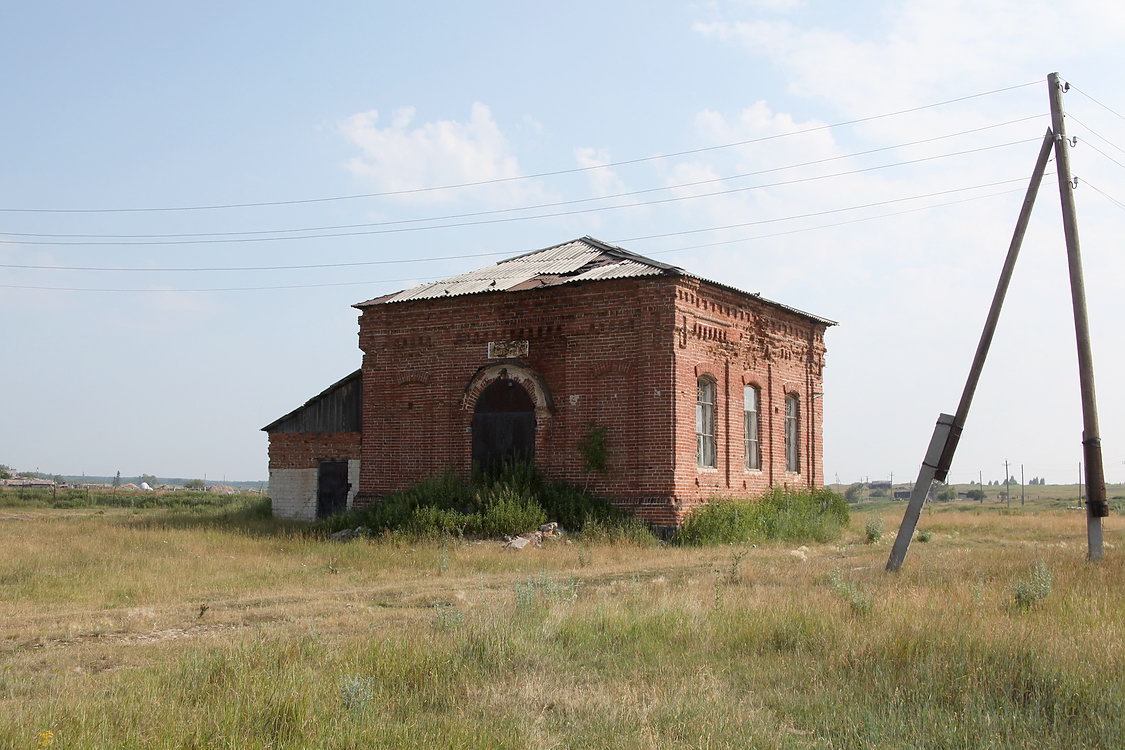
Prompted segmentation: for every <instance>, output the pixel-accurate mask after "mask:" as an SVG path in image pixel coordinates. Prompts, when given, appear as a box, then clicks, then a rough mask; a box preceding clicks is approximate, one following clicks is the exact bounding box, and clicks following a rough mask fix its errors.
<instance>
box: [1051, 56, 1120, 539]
mask: <svg viewBox="0 0 1125 750" xmlns="http://www.w3.org/2000/svg"><path fill="white" fill-rule="evenodd" d="M1064 86H1065V87H1064ZM1047 89H1048V92H1049V93H1050V96H1051V129H1052V130H1054V131H1055V165H1056V167H1057V168H1056V170H1055V171H1056V174H1057V175H1058V180H1059V197H1060V199H1061V200H1062V218H1063V233H1064V235H1065V237H1066V257H1067V265H1068V266H1069V267H1070V299H1071V304H1072V306H1073V308H1074V336H1075V339H1076V340H1077V343H1078V384H1079V388H1080V390H1081V392H1082V456H1083V458H1084V459H1085V463H1086V545H1087V558H1088V559H1090V560H1101V559H1102V557H1103V556H1104V554H1105V553H1104V551H1103V550H1102V518H1104V517H1105V516H1108V515H1109V505H1108V504H1107V503H1106V497H1105V474H1104V470H1103V468H1102V438H1101V431H1100V430H1099V428H1098V403H1097V398H1096V395H1095V393H1094V355H1093V352H1092V351H1091V348H1090V322H1089V321H1088V320H1087V318H1086V284H1085V281H1084V280H1083V278H1082V253H1081V249H1080V247H1079V244H1078V215H1077V213H1076V212H1075V210H1074V186H1075V181H1074V180H1073V179H1072V178H1071V176H1070V146H1069V144H1068V143H1067V140H1066V123H1065V118H1064V115H1063V105H1062V95H1063V92H1065V91H1067V90H1069V89H1070V84H1065V85H1064V84H1062V83H1061V82H1060V81H1059V74H1058V73H1052V74H1051V75H1049V76H1047Z"/></svg>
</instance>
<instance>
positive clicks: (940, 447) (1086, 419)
mask: <svg viewBox="0 0 1125 750" xmlns="http://www.w3.org/2000/svg"><path fill="white" fill-rule="evenodd" d="M1069 88H1070V86H1069V84H1066V85H1065V88H1064V86H1063V85H1062V84H1060V81H1059V74H1058V73H1051V74H1050V75H1049V76H1047V89H1048V94H1049V96H1050V99H1051V127H1050V128H1048V129H1047V133H1046V135H1045V136H1044V138H1043V145H1042V147H1041V148H1040V150H1039V159H1038V161H1037V162H1036V164H1035V170H1034V171H1033V172H1032V175H1031V181H1030V183H1029V184H1028V186H1027V194H1026V195H1025V197H1024V202H1023V207H1022V209H1021V210H1020V216H1019V219H1018V220H1017V221H1016V230H1015V232H1014V233H1013V235H1012V241H1011V244H1010V245H1009V246H1008V256H1007V258H1005V260H1004V268H1003V270H1002V271H1001V272H1000V280H999V282H997V285H996V293H995V294H994V295H993V298H992V307H990V308H989V311H988V318H987V320H986V321H985V324H984V331H983V332H982V333H981V337H980V343H979V344H978V345H977V351H976V355H975V356H974V358H973V364H972V367H970V369H969V377H968V379H967V381H966V382H965V389H964V391H963V392H962V394H961V402H960V404H959V405H958V406H957V413H956V415H949V414H942V415H940V416H939V417H938V423H937V426H936V427H935V428H934V434H933V436H932V437H931V438H930V445H929V448H928V449H927V450H926V457H925V458H924V459H923V461H922V467H921V469H919V471H918V479H917V481H916V482H915V484H914V490H913V491H912V492H911V495H910V504H909V505H908V506H907V509H906V513H905V514H904V515H903V519H902V525H901V526H899V529H898V536H897V537H896V538H895V544H894V547H893V549H892V550H891V556H890V559H889V560H888V561H887V570H889V571H896V570H898V569H899V568H901V567H902V563H903V561H904V560H905V559H906V553H907V551H908V550H909V548H910V538H911V537H912V536H913V534H914V529H915V528H916V527H917V525H918V516H919V515H920V513H921V511H922V503H923V501H924V500H925V497H926V494H927V493H928V492H929V489H930V487H931V485H932V484H933V482H934V480H935V479H936V480H939V481H940V480H944V479H945V477H946V476H948V474H949V467H950V465H951V464H952V462H953V454H954V452H956V450H957V442H958V440H959V439H960V437H961V431H962V429H963V428H964V426H965V419H966V417H967V416H968V413H969V406H970V405H971V404H972V400H973V394H974V392H975V391H976V386H977V382H978V381H979V379H980V374H981V370H982V368H983V367H984V360H985V358H986V357H987V356H988V349H989V346H990V345H991V343H992V337H993V334H994V333H995V332H996V323H997V320H998V319H999V317H1000V309H1001V307H1003V304H1004V296H1005V294H1006V293H1007V291H1008V283H1009V282H1010V281H1011V277H1012V270H1013V268H1014V267H1015V263H1016V258H1017V257H1018V256H1019V250H1020V245H1021V244H1022V243H1023V236H1024V234H1025V232H1026V231H1027V223H1028V219H1029V218H1030V216H1031V208H1032V206H1033V205H1034V204H1035V195H1036V193H1037V192H1038V190H1039V185H1040V183H1041V182H1042V180H1043V175H1044V171H1045V169H1046V166H1047V160H1048V158H1049V157H1050V155H1051V152H1052V150H1053V151H1054V154H1055V161H1056V163H1057V167H1058V169H1057V174H1058V181H1059V198H1060V200H1061V201H1062V215H1063V234H1064V236H1065V239H1066V252H1067V263H1068V266H1069V269H1070V296H1071V303H1072V306H1073V309H1074V333H1075V338H1076V340H1077V343H1078V381H1079V388H1080V391H1081V396H1082V426H1083V431H1082V454H1083V457H1084V458H1085V463H1086V489H1087V498H1086V538H1087V543H1088V552H1087V557H1088V559H1090V560H1101V559H1102V557H1103V555H1104V552H1103V550H1102V521H1101V519H1102V518H1103V517H1105V516H1107V515H1109V505H1108V504H1107V503H1106V497H1105V476H1104V472H1103V468H1102V448H1101V435H1100V432H1099V429H1098V407H1097V399H1096V398H1095V394H1094V358H1093V354H1092V353H1091V348H1090V324H1089V321H1088V320H1087V318H1086V287H1085V283H1084V281H1083V278H1082V256H1081V251H1080V248H1079V243H1078V219H1077V215H1076V212H1075V210H1074V192H1073V191H1074V187H1075V185H1076V181H1075V180H1073V179H1072V178H1071V174H1070V152H1069V150H1068V146H1069V144H1068V143H1067V139H1066V127H1065V124H1064V122H1063V108H1062V94H1063V92H1064V91H1066V90H1068V89H1069ZM1004 473H1005V476H1004V489H1005V492H1004V494H1005V497H1006V499H1008V501H1009V502H1011V500H1010V494H1009V493H1010V491H1011V487H1010V482H1009V480H1010V479H1011V477H1009V476H1008V475H1007V474H1008V466H1007V462H1005V466H1004ZM982 481H983V478H982ZM1081 481H1082V473H1081V470H1079V483H1080V486H1081Z"/></svg>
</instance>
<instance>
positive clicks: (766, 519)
mask: <svg viewBox="0 0 1125 750" xmlns="http://www.w3.org/2000/svg"><path fill="white" fill-rule="evenodd" d="M847 523H848V506H847V502H846V501H845V500H844V497H843V495H839V494H837V493H835V492H832V491H830V490H826V489H818V490H811V491H809V490H804V491H797V490H787V489H780V488H779V489H774V490H771V491H770V492H767V493H766V494H765V495H763V496H762V497H761V498H759V499H757V500H748V499H715V500H712V501H711V502H710V503H708V504H707V505H705V506H703V507H702V508H700V509H698V510H696V511H695V512H693V513H692V514H691V515H689V516H688V517H687V519H686V520H685V521H684V525H683V526H682V527H681V528H680V530H679V532H678V533H677V534H676V536H675V537H674V539H673V540H674V542H675V543H677V544H681V545H691V546H698V545H705V544H732V543H739V542H750V541H768V540H784V541H789V542H805V541H810V540H811V541H817V542H826V541H829V540H831V539H835V538H837V537H838V536H840V533H841V532H842V531H843V528H844V526H846V525H847Z"/></svg>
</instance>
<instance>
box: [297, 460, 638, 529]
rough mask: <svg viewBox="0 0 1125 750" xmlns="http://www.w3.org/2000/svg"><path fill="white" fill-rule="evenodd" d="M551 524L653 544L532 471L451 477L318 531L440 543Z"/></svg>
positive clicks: (320, 525)
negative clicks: (355, 531) (356, 532)
mask: <svg viewBox="0 0 1125 750" xmlns="http://www.w3.org/2000/svg"><path fill="white" fill-rule="evenodd" d="M548 520H552V521H557V522H558V523H559V524H560V525H561V526H562V527H563V528H564V529H567V530H568V531H577V532H586V531H588V532H589V533H590V534H591V536H592V537H593V538H598V539H602V540H605V541H625V540H629V541H633V542H634V543H641V542H642V540H645V541H644V543H649V544H655V543H656V538H655V537H653V536H652V532H651V531H649V530H648V527H647V526H645V525H644V524H643V523H641V522H640V521H637V520H636V519H634V518H633V517H632V516H630V515H628V514H627V513H625V512H623V511H621V510H620V509H618V508H615V507H614V506H613V505H611V504H610V503H609V502H608V501H606V500H604V499H602V498H599V497H595V496H594V495H591V494H589V493H587V492H584V491H583V490H581V489H580V488H578V487H574V486H572V485H568V484H564V483H562V482H552V481H549V480H547V479H545V478H544V477H543V476H542V475H540V474H539V473H538V472H537V471H536V470H535V467H534V466H530V465H528V464H508V465H506V466H504V467H503V469H502V470H501V471H500V472H498V473H493V474H490V473H484V472H478V473H475V474H474V475H473V476H472V478H471V479H470V480H469V481H468V482H465V481H463V480H461V479H460V478H458V477H457V476H456V475H455V474H454V473H453V472H451V471H447V472H444V473H442V474H438V475H436V476H433V477H430V478H428V479H426V480H424V481H422V482H420V483H418V484H416V485H414V486H412V487H409V488H407V489H405V490H402V491H400V492H395V493H393V494H391V495H388V496H386V497H384V498H382V499H380V500H378V501H377V502H375V503H373V504H372V505H371V506H370V507H368V508H364V509H362V510H353V511H348V512H346V513H339V514H337V515H334V516H330V517H329V518H326V519H323V520H321V521H319V522H317V524H316V526H315V527H314V528H315V529H316V530H317V531H319V532H321V533H325V534H331V533H333V532H336V531H340V530H342V529H354V528H356V527H359V526H366V527H367V528H369V529H370V530H371V533H373V534H384V533H394V534H396V535H398V536H401V537H403V538H405V539H443V538H451V537H452V538H459V537H462V536H470V537H498V536H504V535H506V534H512V535H514V534H521V533H524V532H527V531H532V530H534V529H536V528H538V527H539V526H541V525H542V524H544V523H546V522H547V521H548Z"/></svg>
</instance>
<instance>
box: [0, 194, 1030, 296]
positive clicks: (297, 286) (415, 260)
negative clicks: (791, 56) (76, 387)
mask: <svg viewBox="0 0 1125 750" xmlns="http://www.w3.org/2000/svg"><path fill="white" fill-rule="evenodd" d="M1024 179H1025V178H1015V179H1011V180H1003V181H1000V182H993V183H986V184H984V185H974V186H968V187H962V188H956V189H953V190H946V191H939V192H936V193H928V194H925V195H920V196H908V197H904V198H897V199H893V200H889V201H878V202H875V203H868V204H863V205H859V206H849V207H843V208H837V209H831V210H828V211H821V212H814V213H808V214H799V215H795V216H788V217H777V218H773V219H765V220H761V221H757V222H747V223H745V224H736V225H729V226H723V227H709V228H703V229H695V230H690V231H687V232H668V233H664V234H654V235H648V236H646V237H637V238H627V239H617V240H613V242H615V243H616V242H629V241H640V240H648V239H658V238H662V237H673V236H680V235H683V234H698V233H702V232H707V231H718V230H725V229H732V228H737V227H743V226H751V225H757V224H766V223H776V222H780V221H787V220H791V219H798V218H807V217H809V216H819V215H825V214H832V213H840V212H843V211H850V210H859V209H863V208H870V207H873V206H879V205H887V204H889V203H896V202H903V201H908V200H918V199H921V198H927V197H933V196H937V195H944V194H950V193H957V192H964V191H967V190H973V189H977V188H982V187H993V186H996V185H1003V184H1010V183H1013V182H1020V181H1023V180H1024ZM1013 192H1020V190H1005V191H1001V192H995V193H990V194H988V195H983V196H974V197H973V198H965V199H961V200H956V201H949V202H945V203H938V204H934V205H931V206H922V207H918V208H914V209H908V210H905V211H895V212H891V213H887V214H881V215H876V216H867V217H861V218H858V219H852V220H848V221H842V222H835V223H832V224H825V225H820V226H816V227H803V228H800V229H793V230H787V231H784V232H776V233H771V234H767V235H755V236H753V237H744V238H738V239H733V240H723V241H719V242H714V243H704V244H696V245H690V246H686V247H680V248H673V249H670V250H657V251H653V252H652V253H650V254H652V255H663V254H667V253H673V252H683V251H686V250H695V249H699V248H703V247H715V246H720V245H726V244H733V243H737V242H750V241H754V240H760V239H768V238H772V237H779V236H784V235H791V234H798V233H801V232H807V231H818V230H822V229H829V228H833V227H838V226H843V225H846V224H853V223H859V222H865V221H872V220H875V219H880V218H889V217H893V216H899V215H903V214H908V213H915V212H918V211H926V210H930V209H933V208H941V207H944V206H950V205H956V204H960V203H966V202H969V201H973V200H983V199H985V198H992V197H997V196H1000V195H1008V194H1010V193H1013ZM498 255H511V252H509V251H499V252H487V253H468V254H463V255H456V256H442V257H430V258H408V259H388V260H376V261H360V262H356V263H343V264H313V265H302V266H289V267H286V266H278V267H260V268H256V267H246V268H230V267H220V268H211V269H208V268H183V269H168V268H161V269H143V268H136V269H134V268H104V267H61V266H49V267H45V268H49V269H51V270H68V271H69V270H74V271H87V270H88V271H132V270H137V271H174V270H184V271H219V270H280V269H283V268H285V269H289V268H294V269H296V268H302V269H303V268H324V267H337V266H359V265H384V264H392V263H419V262H427V261H436V260H453V259H458V260H460V259H468V258H482V257H490V256H498ZM0 268H31V269H40V270H42V269H43V268H44V267H37V266H15V265H12V264H0ZM416 278H417V277H416ZM421 278H441V277H421ZM410 280H416V279H401V280H387V279H384V280H374V281H356V282H334V283H323V284H292V285H277V286H258V287H213V288H205V289H136V288H123V289H105V288H89V287H50V286H28V285H18V284H0V288H5V289H37V290H47V291H76V292H84V291H86V292H118V291H120V292H226V291H255V290H273V289H308V288H315V287H334V286H356V285H365V284H366V285H375V284H381V283H391V282H392V281H410Z"/></svg>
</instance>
